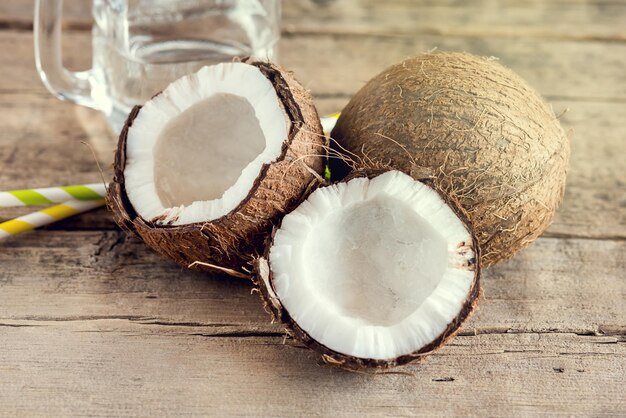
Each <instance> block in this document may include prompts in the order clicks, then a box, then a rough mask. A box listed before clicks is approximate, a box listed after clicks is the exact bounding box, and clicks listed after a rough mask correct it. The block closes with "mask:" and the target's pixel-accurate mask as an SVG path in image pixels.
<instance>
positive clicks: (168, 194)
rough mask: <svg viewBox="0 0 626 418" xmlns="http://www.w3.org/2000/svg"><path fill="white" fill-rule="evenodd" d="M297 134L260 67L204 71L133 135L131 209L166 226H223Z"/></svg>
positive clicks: (165, 96) (152, 105)
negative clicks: (218, 222)
mask: <svg viewBox="0 0 626 418" xmlns="http://www.w3.org/2000/svg"><path fill="white" fill-rule="evenodd" d="M289 128H290V121H289V118H288V117H287V115H286V113H285V111H284V110H283V107H282V104H281V102H280V100H279V98H278V96H277V94H276V90H275V89H274V86H273V85H272V83H271V82H270V81H269V80H268V79H267V78H266V77H265V76H264V75H263V74H262V73H261V71H260V70H259V69H258V68H257V67H255V66H252V65H249V64H245V63H226V64H218V65H214V66H210V67H204V68H202V69H201V70H200V71H199V72H197V73H195V74H191V75H189V76H186V77H183V78H181V79H179V80H177V81H175V82H174V83H172V84H170V85H169V86H168V87H167V88H166V89H165V90H164V91H163V92H162V93H161V94H159V95H158V96H156V97H154V98H153V99H151V100H150V101H149V102H147V103H146V104H145V105H144V106H143V107H142V109H141V110H140V112H139V114H138V115H137V117H136V118H135V120H134V121H133V124H132V126H131V127H130V129H129V130H128V136H127V143H126V166H125V168H124V178H125V187H126V193H127V195H128V198H129V200H130V203H131V204H132V206H133V208H134V209H135V211H136V212H137V213H138V214H139V215H140V216H141V217H142V218H144V219H146V220H155V221H157V222H158V223H162V224H171V225H184V224H190V223H195V222H209V221H212V220H215V219H217V218H220V217H221V216H224V215H226V214H228V213H229V212H231V211H232V210H234V209H235V208H236V207H237V206H238V205H239V204H240V203H241V202H242V201H243V200H244V199H245V198H246V197H247V196H248V195H249V194H250V191H251V189H252V187H253V185H254V182H255V180H256V179H257V177H258V176H259V175H260V172H261V170H262V167H263V165H264V164H269V163H271V162H272V161H274V160H276V158H277V157H279V156H280V155H281V152H282V146H283V143H284V142H285V141H286V140H287V138H288V132H289Z"/></svg>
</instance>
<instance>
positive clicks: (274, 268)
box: [255, 171, 481, 370]
mask: <svg viewBox="0 0 626 418" xmlns="http://www.w3.org/2000/svg"><path fill="white" fill-rule="evenodd" d="M359 212H360V213H359ZM355 215H356V216H355ZM414 215H416V216H414ZM333 218H334V219H333ZM437 222H439V223H440V224H443V226H442V227H441V228H440V229H437V228H435V227H434V226H433V223H435V224H436V223H437ZM365 226H367V227H366V228H364V227H365ZM381 226H382V228H381ZM333 228H335V229H336V231H335V232H333V231H332V229H333ZM429 228H430V229H429ZM419 231H422V232H423V234H417V233H416V232H419ZM440 231H441V232H440ZM368 237H369V238H372V237H377V239H378V241H377V242H369V243H368V244H366V245H363V243H364V242H365V241H367V238H368ZM364 239H365V241H364ZM439 239H443V240H444V241H445V246H444V247H445V248H444V249H443V251H444V252H445V254H442V247H441V241H439V242H438V240H439ZM395 241H397V242H395ZM394 242H395V245H394ZM355 243H356V244H357V246H356V247H355V248H352V247H353V246H354V244H355ZM346 244H347V245H346ZM315 247H316V248H317V250H316V251H317V252H316V253H315V254H311V249H312V248H315ZM355 251H356V253H354V254H353V255H354V256H355V257H352V258H351V255H350V254H349V253H350V252H355ZM420 251H421V254H420V255H419V256H418V255H417V254H416V253H417V252H420ZM305 252H306V254H304V253H305ZM366 255H368V256H366ZM442 255H443V256H444V257H443V258H444V260H442ZM433 260H437V261H436V262H434V261H433ZM478 260H479V249H478V247H477V243H476V239H475V236H474V235H473V233H472V230H471V226H470V224H469V222H468V220H467V216H466V215H465V213H464V212H463V211H462V210H461V209H460V207H459V206H458V204H456V203H455V202H454V201H453V200H451V199H449V198H448V197H447V196H446V195H445V194H442V193H441V191H440V190H438V189H437V188H436V186H435V185H434V184H433V183H432V182H430V181H428V180H421V181H417V180H414V179H413V178H411V177H410V176H408V175H406V174H404V173H401V172H398V171H388V172H384V173H382V174H381V173H380V172H367V173H363V172H361V173H354V174H353V175H352V176H350V178H349V179H346V180H344V181H342V182H339V183H336V184H334V185H332V186H328V187H322V188H319V189H317V190H316V191H315V192H313V193H312V194H311V195H310V196H309V197H308V199H307V200H306V201H304V202H303V203H302V204H301V205H300V206H299V207H298V208H296V209H295V210H294V211H293V212H291V213H290V214H288V215H286V216H285V218H283V221H282V223H281V224H280V226H278V227H277V228H276V229H275V230H274V232H273V234H272V236H271V237H270V238H269V239H268V242H267V247H266V252H265V255H264V256H263V257H261V258H259V259H257V262H256V265H255V272H256V279H255V281H256V284H257V286H258V287H259V289H260V294H261V298H262V300H263V301H264V303H265V307H266V310H268V311H269V312H270V313H271V314H272V316H273V318H274V319H275V320H279V321H281V322H282V323H283V324H284V325H285V328H286V330H287V332H288V333H289V334H291V335H292V336H293V337H294V338H295V339H296V340H298V341H301V342H302V343H304V344H305V345H306V346H308V347H309V348H311V349H313V350H315V351H316V352H318V353H319V354H320V355H321V356H322V359H323V360H324V361H325V362H326V363H328V364H331V365H334V366H339V367H342V368H345V369H350V370H376V369H386V368H389V367H393V366H397V365H402V364H406V363H408V362H411V361H413V360H419V359H421V358H423V357H424V356H426V355H428V354H430V353H432V352H433V351H434V350H436V349H437V348H439V347H440V346H442V345H443V344H444V343H445V342H446V340H448V339H449V338H451V337H453V336H454V335H455V334H456V332H457V331H458V329H459V327H460V325H461V323H462V322H463V321H465V320H466V319H467V318H468V317H469V316H470V315H471V313H472V312H473V311H474V309H475V308H476V305H477V302H478V299H479V295H480V274H481V273H480V272H481V270H480V265H479V264H478V263H479V262H478ZM425 261H432V264H433V266H430V267H429V268H426V269H424V268H421V269H420V265H422V264H426V263H425ZM387 262H390V265H391V266H392V268H387V269H382V270H381V269H380V267H381V265H382V264H384V263H387ZM342 263H343V264H342ZM441 263H444V265H443V266H442V265H441ZM434 264H437V265H434ZM347 265H351V266H347ZM391 269H393V271H390V270H391ZM438 274H440V275H441V277H437V275H438ZM385 289H386V290H385ZM423 289H426V292H422V290H423ZM423 293H427V294H426V295H424V294H423Z"/></svg>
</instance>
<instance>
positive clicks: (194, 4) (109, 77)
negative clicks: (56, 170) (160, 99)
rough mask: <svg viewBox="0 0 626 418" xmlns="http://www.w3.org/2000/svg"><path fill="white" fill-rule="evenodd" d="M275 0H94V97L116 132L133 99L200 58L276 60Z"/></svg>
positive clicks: (203, 62) (209, 60) (202, 62)
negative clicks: (250, 57)
mask: <svg viewBox="0 0 626 418" xmlns="http://www.w3.org/2000/svg"><path fill="white" fill-rule="evenodd" d="M279 4H280V2H279V1H278V0H230V1H229V0H95V1H94V10H93V14H94V17H95V24H94V27H93V61H94V65H93V67H94V72H93V74H94V76H93V77H94V79H93V80H92V83H93V84H94V87H95V88H94V91H95V93H94V96H97V97H94V99H96V100H97V102H98V103H99V104H101V105H102V107H103V108H104V110H105V112H106V113H107V115H108V119H109V123H110V125H111V126H112V127H113V129H114V130H116V131H119V130H120V129H121V127H122V125H123V123H124V120H125V119H126V116H127V115H128V112H129V111H130V109H131V108H132V106H134V105H136V104H142V103H144V102H145V101H146V100H148V99H150V98H151V97H152V96H153V95H154V94H156V93H157V92H159V91H161V90H163V88H165V87H166V86H167V85H168V84H169V83H171V82H172V81H174V80H176V79H177V78H179V77H181V76H183V75H185V74H189V73H191V72H194V71H197V70H198V69H199V68H200V67H202V66H204V65H211V64H215V63H218V62H229V61H232V60H233V59H234V58H235V57H245V56H255V57H257V58H262V59H268V60H275V59H276V51H275V49H276V44H277V42H278V38H279V36H280V31H279V26H278V25H279V23H278V19H279V16H278V15H279V13H280V11H279Z"/></svg>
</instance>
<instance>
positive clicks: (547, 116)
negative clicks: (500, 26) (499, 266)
mask: <svg viewBox="0 0 626 418" xmlns="http://www.w3.org/2000/svg"><path fill="white" fill-rule="evenodd" d="M331 136H332V138H333V139H334V141H336V143H335V144H333V146H334V148H335V150H336V151H338V152H339V153H341V154H342V155H343V156H344V158H345V159H346V160H349V161H351V165H352V166H353V167H354V166H356V167H363V166H366V167H367V166H378V167H389V168H395V169H398V170H401V171H404V172H405V173H408V174H411V175H412V176H413V177H416V178H419V177H424V176H430V177H432V178H434V179H435V181H436V183H437V184H438V186H439V187H441V188H442V189H444V190H445V191H446V193H447V194H449V195H450V196H451V197H453V198H454V199H455V200H457V201H459V202H460V204H461V206H462V207H463V208H464V209H465V210H466V211H467V212H468V214H469V217H470V220H471V222H472V224H473V226H474V228H475V232H476V235H477V237H478V241H479V244H480V246H481V251H482V263H483V267H487V266H489V265H492V264H494V263H496V262H498V261H500V260H503V259H506V258H509V257H511V256H512V255H513V254H514V253H515V252H516V251H518V250H519V249H521V248H524V247H525V246H527V245H528V244H529V243H530V242H532V241H533V240H534V239H535V238H537V237H538V236H539V235H541V234H542V233H543V231H545V229H546V228H547V227H548V225H550V223H551V221H552V218H553V215H554V212H555V210H556V208H557V207H558V205H559V204H560V202H561V200H562V197H563V192H564V187H565V177H566V172H567V165H568V159H569V142H568V139H567V137H566V135H565V132H564V131H563V129H562V128H561V126H560V124H559V121H558V120H557V117H556V116H555V115H554V112H553V111H552V109H551V108H550V107H549V106H548V105H546V103H545V102H544V101H543V100H542V99H541V97H540V96H539V94H537V92H536V91H535V90H534V89H532V88H531V87H529V86H528V84H526V82H525V81H524V80H522V79H521V78H520V77H518V76H517V75H516V74H515V73H514V72H512V71H511V70H509V69H507V68H505V67H503V66H502V65H500V64H498V63H497V62H495V61H494V60H492V59H487V58H481V57H477V56H473V55H470V54H465V53H429V54H424V55H420V56H417V57H414V58H410V59H407V60H405V61H403V62H401V63H399V64H396V65H394V66H392V67H391V68H389V69H387V70H385V71H384V72H382V73H381V74H379V75H377V76H376V77H374V78H373V79H371V80H370V81H369V82H368V83H367V84H366V85H365V86H364V87H363V88H362V89H361V90H360V91H359V92H358V93H357V94H356V95H355V96H354V97H353V98H352V100H350V102H349V104H348V105H347V106H346V108H345V109H344V110H343V111H342V113H341V116H340V118H339V120H338V122H337V125H336V126H335V128H334V129H333V131H332V135H331ZM349 170H350V167H349V165H348V164H346V163H343V162H341V161H339V160H337V159H333V160H331V173H332V176H333V179H337V178H342V177H343V176H344V175H346V174H347V172H348V171H349Z"/></svg>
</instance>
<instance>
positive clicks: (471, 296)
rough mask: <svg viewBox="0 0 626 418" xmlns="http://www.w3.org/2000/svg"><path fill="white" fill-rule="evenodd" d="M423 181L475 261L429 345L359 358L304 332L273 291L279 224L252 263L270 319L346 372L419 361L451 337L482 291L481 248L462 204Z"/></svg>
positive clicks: (373, 172)
mask: <svg viewBox="0 0 626 418" xmlns="http://www.w3.org/2000/svg"><path fill="white" fill-rule="evenodd" d="M383 172H384V170H380V169H362V170H357V171H353V172H352V173H350V174H349V175H347V176H346V177H345V178H344V179H343V180H341V181H340V182H347V181H349V180H352V179H354V178H357V177H367V178H373V177H376V176H377V175H379V174H382V173H383ZM417 180H419V181H421V182H422V183H425V184H427V185H428V186H430V187H431V188H433V189H435V190H436V191H437V192H438V193H439V195H440V196H441V197H442V199H443V200H444V201H445V202H446V203H447V204H448V205H449V206H450V208H451V209H452V210H453V211H454V213H455V214H456V215H457V216H458V218H459V219H460V220H461V221H462V222H463V223H464V224H465V225H466V227H467V230H468V231H469V232H470V235H471V237H472V242H469V243H463V244H464V245H463V246H462V247H459V251H465V250H467V249H469V250H471V251H474V253H475V254H476V260H475V263H473V264H469V265H466V266H463V268H467V269H468V270H471V271H474V272H475V276H474V282H473V284H472V287H471V288H470V291H469V293H468V296H467V298H466V300H465V302H464V303H463V307H462V308H461V310H460V311H459V314H458V315H457V316H456V318H455V319H454V320H453V321H451V322H450V323H449V324H448V326H447V327H446V328H445V330H444V332H442V333H441V334H440V335H439V336H438V337H437V338H435V339H434V340H433V341H432V342H431V343H430V344H428V345H426V346H424V347H422V348H420V349H419V350H416V351H415V352H413V353H410V354H406V355H403V356H400V357H397V358H395V359H387V360H380V359H371V358H359V357H354V356H350V355H346V354H344V353H339V352H337V351H335V350H332V349H330V348H328V347H327V346H325V345H324V344H322V343H321V342H319V341H317V340H315V339H314V338H313V337H311V336H310V335H309V334H308V333H307V332H306V331H304V330H303V329H302V328H301V327H300V326H299V325H298V323H297V322H296V321H295V320H294V319H293V318H292V317H291V315H290V314H289V312H288V311H287V309H285V307H284V306H283V305H282V303H281V302H280V299H279V298H278V296H277V294H276V291H275V290H274V286H273V276H272V271H271V269H270V266H269V261H268V260H269V253H270V249H271V247H272V244H273V240H274V235H275V234H276V231H278V229H280V225H279V226H277V227H276V228H275V229H274V230H273V231H272V234H271V236H270V237H269V238H268V239H267V242H266V247H265V252H264V254H263V256H262V257H259V258H258V259H257V260H256V261H255V263H254V271H255V277H254V279H253V280H254V283H255V284H256V286H257V287H258V290H259V292H258V293H259V295H260V297H261V301H262V302H263V305H264V307H265V310H266V311H267V312H268V313H269V314H270V316H271V317H272V322H280V323H281V324H282V325H283V326H284V329H285V332H286V333H287V334H288V335H290V336H291V337H292V338H293V339H295V340H296V341H298V342H300V343H302V344H304V345H305V346H306V347H308V348H310V349H311V350H313V351H315V352H316V353H318V354H319V355H320V358H321V360H322V361H323V362H324V363H326V364H329V365H331V366H335V367H339V368H341V369H345V370H349V371H356V372H359V371H364V372H376V371H379V370H384V369H389V368H393V367H396V366H402V365H405V364H407V363H410V362H414V361H421V360H423V359H424V358H426V357H427V356H429V355H430V354H432V353H433V352H434V351H436V350H437V349H439V348H440V347H442V346H443V345H445V344H446V342H448V341H449V340H450V339H452V338H453V337H454V336H455V335H456V334H457V333H458V332H459V330H460V327H461V325H462V324H463V323H464V322H465V321H466V320H467V319H469V318H470V317H471V315H472V314H473V313H474V311H475V310H476V309H477V308H478V303H479V299H480V296H481V294H482V288H481V265H480V259H481V258H480V248H479V246H478V241H477V239H476V236H475V234H474V233H473V228H472V225H471V222H470V220H469V218H468V216H467V214H466V212H465V211H464V210H463V209H462V208H461V206H460V205H459V204H458V202H456V201H455V200H454V198H451V197H450V196H448V195H447V194H445V193H444V192H443V191H442V190H440V189H438V188H437V186H436V184H435V183H434V182H433V181H432V180H431V179H417Z"/></svg>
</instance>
